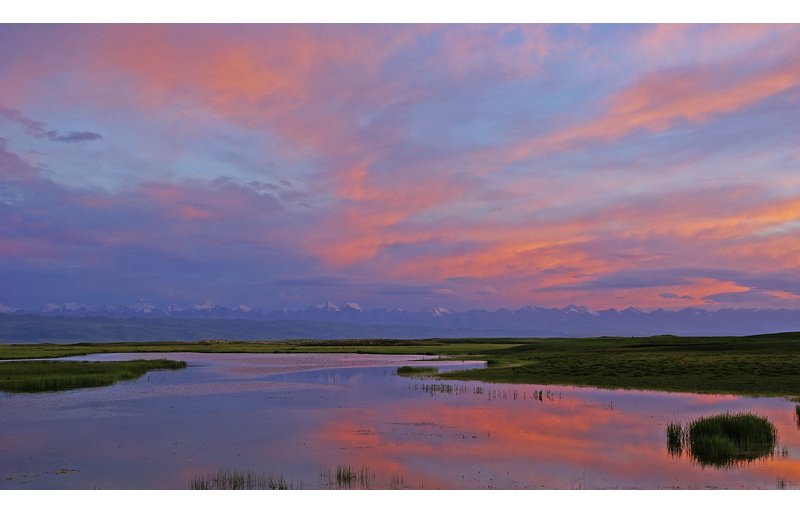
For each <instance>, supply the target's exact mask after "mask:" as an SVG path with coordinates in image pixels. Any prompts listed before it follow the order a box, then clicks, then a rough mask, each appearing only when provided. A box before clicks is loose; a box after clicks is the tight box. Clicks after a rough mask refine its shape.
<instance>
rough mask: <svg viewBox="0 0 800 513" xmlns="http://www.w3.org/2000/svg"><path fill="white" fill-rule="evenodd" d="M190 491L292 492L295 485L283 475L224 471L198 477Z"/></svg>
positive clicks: (192, 483)
mask: <svg viewBox="0 0 800 513" xmlns="http://www.w3.org/2000/svg"><path fill="white" fill-rule="evenodd" d="M189 489H190V490H291V489H294V486H293V483H292V482H291V481H290V482H287V481H286V479H285V478H284V477H283V475H281V474H272V473H256V472H252V471H249V470H248V471H246V472H240V471H238V470H229V469H223V470H218V471H217V472H216V473H214V474H210V475H205V476H198V477H195V478H194V479H192V480H191V481H190V482H189Z"/></svg>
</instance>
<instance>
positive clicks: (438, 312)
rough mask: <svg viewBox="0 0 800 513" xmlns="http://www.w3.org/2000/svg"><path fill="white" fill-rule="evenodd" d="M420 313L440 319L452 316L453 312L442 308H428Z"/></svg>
mask: <svg viewBox="0 0 800 513" xmlns="http://www.w3.org/2000/svg"><path fill="white" fill-rule="evenodd" d="M420 313H426V314H430V315H433V316H434V317H438V316H440V315H445V314H451V313H453V312H451V311H450V310H448V309H447V308H442V307H440V306H426V307H425V308H423V309H422V310H420Z"/></svg>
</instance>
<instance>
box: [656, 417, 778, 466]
mask: <svg viewBox="0 0 800 513" xmlns="http://www.w3.org/2000/svg"><path fill="white" fill-rule="evenodd" d="M776 441H777V430H776V429H775V426H774V425H773V424H772V423H771V422H770V421H769V420H768V419H766V418H764V417H759V416H757V415H754V414H752V413H730V412H726V413H723V414H721V415H714V416H711V417H700V418H699V419H696V420H693V421H692V422H690V423H689V424H688V426H681V425H680V424H678V423H670V424H669V425H668V426H667V450H668V451H669V453H670V454H672V455H681V454H684V453H688V454H689V455H690V456H691V457H692V458H693V459H694V460H695V461H697V462H698V463H699V464H700V465H701V466H703V467H705V466H713V467H717V468H734V467H737V466H740V465H742V464H744V463H748V462H752V461H755V460H757V459H761V458H766V457H768V456H771V455H773V454H774V453H775V444H776Z"/></svg>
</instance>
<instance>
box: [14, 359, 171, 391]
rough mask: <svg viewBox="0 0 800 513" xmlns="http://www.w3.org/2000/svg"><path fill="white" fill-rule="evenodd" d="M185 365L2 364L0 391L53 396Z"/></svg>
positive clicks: (151, 362) (161, 362) (153, 362)
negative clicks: (43, 393) (62, 391)
mask: <svg viewBox="0 0 800 513" xmlns="http://www.w3.org/2000/svg"><path fill="white" fill-rule="evenodd" d="M184 367H186V362H178V361H172V360H133V361H127V362H60V361H20V362H14V361H12V362H0V391H4V392H54V391H59V390H68V389H72V388H82V387H99V386H106V385H111V384H113V383H115V382H117V381H120V380H127V379H136V378H138V377H139V376H142V375H143V374H145V373H146V372H148V371H151V370H159V369H182V368H184Z"/></svg>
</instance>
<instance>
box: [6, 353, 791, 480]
mask: <svg viewBox="0 0 800 513" xmlns="http://www.w3.org/2000/svg"><path fill="white" fill-rule="evenodd" d="M608 342H609V344H608V345H607V347H606V350H607V351H608V352H609V355H610V356H611V358H610V359H609V360H608V361H612V362H613V361H614V359H615V358H616V359H618V360H619V361H622V360H623V359H624V358H623V357H622V356H620V355H619V353H622V352H625V351H628V352H629V354H628V356H629V357H630V356H631V354H630V352H631V351H639V352H641V351H642V348H641V347H640V348H635V347H634V348H630V347H628V346H629V345H632V344H633V345H635V344H642V343H648V342H649V343H651V344H655V345H656V347H655V348H653V349H652V351H653V353H652V354H651V355H650V356H652V357H654V358H661V357H662V356H663V354H664V353H670V352H672V354H673V356H674V355H675V354H676V351H675V349H674V348H666V349H665V348H664V347H663V345H662V346H661V347H659V346H658V345H657V344H663V342H662V341H660V340H650V339H645V340H643V339H633V340H632V341H631V340H630V339H620V340H618V341H613V340H612V341H608ZM705 342H709V341H708V340H706V341H705ZM761 342H762V343H763V344H765V345H764V346H763V347H762V348H761V349H762V350H761V351H760V353H761V355H762V357H764V358H766V357H770V356H775V354H772V355H770V352H769V350H766V349H765V347H767V346H769V345H770V344H772V346H773V352H774V353H777V352H778V350H781V348H780V347H778V346H780V344H782V343H786V342H780V341H777V342H776V341H775V340H770V339H767V340H766V341H764V340H762V341H761ZM548 343H549V344H552V345H551V346H549V347H546V346H543V347H542V348H541V349H539V353H538V354H540V355H544V356H546V355H548V354H549V355H551V357H552V356H553V355H554V354H555V353H557V352H558V351H559V347H558V342H557V341H549V342H548ZM597 343H599V340H589V341H586V340H584V341H579V345H580V344H583V348H584V351H587V352H591V351H592V350H593V349H592V345H593V344H597ZM685 343H687V344H694V346H691V345H690V346H687V347H684V348H683V354H684V356H685V355H686V354H687V352H692V351H694V352H696V353H699V354H700V356H698V357H696V358H699V359H700V361H702V358H703V357H704V356H703V355H704V354H705V355H706V356H705V358H713V359H715V360H716V361H717V362H718V361H719V358H721V357H722V358H729V357H731V355H730V353H729V354H727V355H726V354H725V351H713V350H708V348H707V347H705V348H704V347H703V346H702V345H701V346H699V348H698V346H697V344H698V343H699V342H698V341H692V342H685ZM415 344H416V345H415ZM465 344H469V346H468V347H470V351H472V352H474V353H475V354H474V355H472V356H466V357H464V358H467V359H464V360H463V361H462V360H450V359H447V358H446V356H447V355H452V354H459V351H457V350H456V349H462V350H463V349H464V347H465V346H461V347H455V348H454V346H457V344H441V345H437V342H436V341H419V342H416V343H414V344H408V341H405V343H404V344H401V343H399V342H398V343H396V344H394V345H383V346H381V345H379V344H373V345H372V346H367V345H358V344H353V343H352V342H348V343H345V342H340V343H339V345H338V346H337V345H335V344H330V343H326V344H321V345H319V346H313V348H315V349H318V350H319V352H300V351H299V350H297V349H293V348H290V347H293V346H287V345H272V346H271V347H269V350H266V349H267V347H266V345H265V346H264V347H260V349H263V350H262V351H261V352H256V351H253V350H252V348H254V347H259V346H258V345H257V344H256V345H254V344H242V346H243V347H242V349H247V348H248V347H249V348H251V351H248V352H218V351H216V349H218V348H219V347H220V346H223V345H224V344H208V345H207V346H208V347H212V346H213V347H214V349H215V350H213V351H208V352H203V353H200V352H195V348H194V347H190V348H189V347H187V349H189V351H186V352H180V353H173V354H169V355H165V354H164V352H158V351H153V352H134V353H125V352H108V353H102V351H100V352H98V353H94V354H92V352H91V351H92V349H97V347H96V346H94V347H92V346H91V345H86V346H88V347H86V346H83V349H81V350H80V351H86V352H80V351H78V350H76V348H75V347H70V346H56V347H46V348H43V349H46V350H47V351H49V352H55V351H59V350H60V351H65V350H66V351H72V356H67V357H62V360H63V361H84V360H89V361H107V362H111V361H124V360H158V359H163V358H165V357H168V358H169V359H172V360H176V361H182V362H186V364H187V366H186V368H183V369H180V370H155V371H150V372H147V373H146V374H145V375H142V376H140V377H138V378H134V379H128V380H124V381H118V382H116V383H115V384H113V385H109V386H104V387H93V388H80V389H71V390H65V391H59V392H44V393H37V394H30V393H22V394H20V393H4V394H2V395H0V411H2V412H3V415H2V420H0V429H2V432H3V433H4V436H3V439H2V441H0V489H243V488H256V489H454V490H460V489H467V490H470V489H609V488H610V489H672V488H678V489H742V488H745V489H753V488H755V489H782V488H798V487H800V427H799V426H800V405H798V403H797V402H795V401H794V398H796V396H797V393H796V392H794V393H793V394H792V393H786V394H781V393H778V392H781V391H784V390H795V389H792V388H791V387H792V385H791V383H788V384H787V383H784V382H782V381H781V380H780V376H773V377H775V378H778V379H776V380H774V381H777V382H781V383H782V384H780V386H774V384H773V385H772V386H771V389H769V390H763V391H761V393H751V394H746V393H741V392H740V393H730V392H726V393H702V394H700V393H693V392H683V391H652V390H636V389H633V387H631V389H626V388H623V387H618V388H616V389H612V388H600V386H602V384H598V386H575V384H570V385H566V384H558V383H547V381H554V379H552V378H551V379H543V380H542V381H543V383H535V382H531V383H520V382H511V383H499V382H492V380H491V379H481V380H478V379H473V378H471V377H470V375H471V373H481V372H485V373H491V372H493V371H500V372H513V371H512V370H511V369H514V368H519V367H525V365H527V364H526V363H524V362H525V359H529V360H528V363H532V364H533V365H536V364H537V362H536V358H532V354H531V351H533V352H534V353H535V352H536V351H537V349H532V348H530V347H527V348H526V349H527V350H528V351H525V350H521V349H519V347H520V346H522V347H523V348H525V344H516V345H514V344H511V343H510V342H509V341H503V340H496V341H480V342H477V341H470V342H465ZM787 344H789V345H791V344H790V343H787ZM166 345H167V343H164V345H162V347H166ZM529 345H531V344H529ZM107 346H109V345H107ZM8 347H9V346H4V347H2V348H0V351H1V350H5V349H6V348H8ZM114 347H116V346H114V345H110V347H104V348H103V349H104V350H107V351H108V350H111V349H113V348H114ZM151 347H152V345H151ZM181 347H186V346H183V345H179V344H175V343H172V346H171V349H172V350H174V349H176V348H181ZM228 347H229V348H231V347H232V348H233V349H239V347H238V346H235V345H228ZM414 347H416V348H425V350H424V351H420V353H421V354H420V353H418V354H406V355H404V354H367V351H370V352H374V353H381V352H383V353H392V352H398V353H399V352H402V351H409V350H410V349H411V348H414ZM576 347H577V345H576ZM331 348H333V349H334V350H335V349H340V350H341V349H343V348H344V349H346V350H348V351H349V352H347V353H331V352H327V351H328V350H330V349H331ZM515 348H517V349H516V359H514V358H515ZM30 349H32V348H29V350H30ZM43 349H42V348H40V349H36V350H39V351H43ZM137 349H138V350H140V351H143V350H146V349H147V347H137ZM301 349H305V350H308V349H309V346H306V347H304V348H302V347H301ZM437 349H438V350H439V351H440V352H441V353H442V355H444V356H441V355H438V354H424V353H435V352H436V351H437ZM745 349H746V348H736V350H737V351H738V352H739V353H741V354H744V355H745V356H744V358H747V356H746V354H747V351H746V350H745ZM13 350H14V351H18V350H19V348H13ZM594 350H595V351H600V350H601V349H599V348H597V347H595V348H594ZM359 351H360V354H359ZM466 352H467V351H462V352H461V354H464V353H466ZM645 352H646V350H645ZM786 352H787V353H791V351H786ZM487 353H490V354H487ZM615 353H617V356H614V354H615ZM0 354H2V353H0ZM18 354H21V353H18ZM520 355H522V356H520ZM3 356H4V357H8V354H5V355H3ZM28 356H29V355H28ZM50 356H61V355H52V354H51V355H50ZM469 358H474V359H469ZM592 360H594V361H595V362H596V361H597V355H596V354H594V355H592V358H588V357H587V358H586V359H585V362H587V363H586V365H589V362H591V361H592ZM487 361H488V362H489V364H488V365H487V364H486V362H487ZM572 363H573V365H574V364H575V360H573V362H572ZM756 363H758V364H759V365H764V361H761V362H756ZM404 367H406V369H405V370H402V371H401V370H400V369H403V368H404ZM432 368H433V369H437V372H438V374H436V373H435V372H434V371H432V370H431V369H432ZM504 369H505V370H504ZM573 370H574V369H573ZM451 371H455V372H456V374H455V376H458V377H459V379H457V380H456V379H451V377H450V376H452V375H451V374H449V372H451ZM780 372H781V371H780V367H778V371H777V372H774V374H779V373H780ZM526 374H527V373H523V376H525V375H526ZM578 376H579V377H580V375H578ZM545 378H547V376H545ZM684 381H690V382H691V381H693V380H692V379H689V378H685V379H684ZM723 381H724V380H723ZM740 381H741V380H740ZM578 384H580V383H578ZM726 386H729V385H726ZM764 392H766V393H764ZM727 413H730V414H732V415H733V414H739V413H742V414H750V415H753V416H756V417H758V418H763V419H767V420H768V422H769V425H770V426H772V427H774V435H775V438H774V441H773V443H772V445H771V446H770V447H769V448H768V450H766V449H759V450H757V451H755V452H751V453H750V456H748V457H747V458H744V459H742V460H740V461H737V464H736V465H724V464H720V465H714V464H707V463H703V461H701V460H698V459H697V458H696V457H695V456H694V455H693V454H692V453H691V452H690V451H688V450H681V451H676V450H675V447H674V440H672V445H671V438H670V426H672V428H671V429H672V433H673V434H674V433H675V432H676V428H675V426H679V427H681V430H683V427H684V426H686V427H688V426H689V425H690V424H691V423H692V422H695V421H697V420H698V419H701V418H708V417H714V416H719V415H723V414H727ZM751 456H752V457H751ZM723 463H724V462H723Z"/></svg>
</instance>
